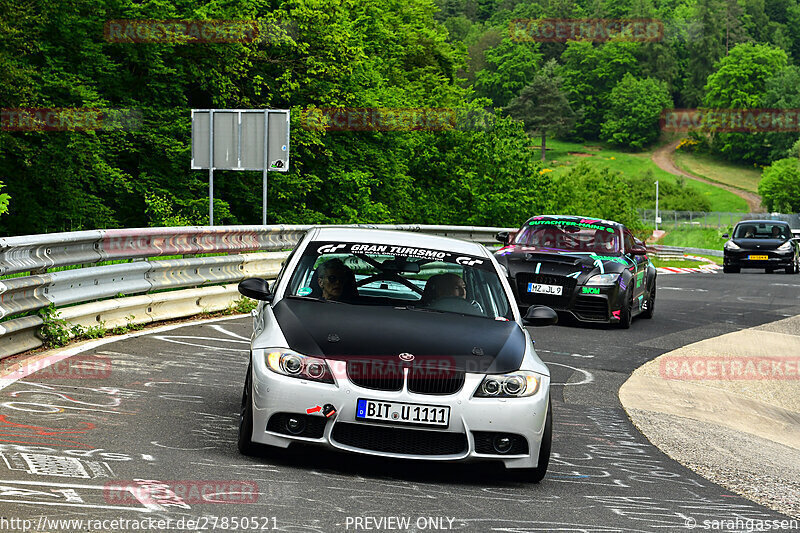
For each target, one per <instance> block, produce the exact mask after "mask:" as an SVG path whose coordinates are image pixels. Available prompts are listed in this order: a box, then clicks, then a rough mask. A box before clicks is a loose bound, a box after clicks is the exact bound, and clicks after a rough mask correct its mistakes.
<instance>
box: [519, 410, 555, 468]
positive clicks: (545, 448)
mask: <svg viewBox="0 0 800 533" xmlns="http://www.w3.org/2000/svg"><path fill="white" fill-rule="evenodd" d="M552 447H553V405H552V402H551V401H550V399H549V398H548V399H547V416H546V417H545V421H544V434H543V435H542V445H541V446H540V447H539V464H538V465H536V468H521V469H518V470H517V469H515V470H512V471H511V472H512V473H513V476H514V477H515V479H516V480H517V481H524V482H525V483H539V482H541V481H542V480H543V479H544V476H545V474H547V466H548V465H549V464H550V450H551V448H552Z"/></svg>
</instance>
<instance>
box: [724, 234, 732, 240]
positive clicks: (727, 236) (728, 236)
mask: <svg viewBox="0 0 800 533" xmlns="http://www.w3.org/2000/svg"><path fill="white" fill-rule="evenodd" d="M722 238H723V239H730V238H731V237H730V235H728V234H727V233H723V234H722Z"/></svg>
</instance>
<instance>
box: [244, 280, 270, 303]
mask: <svg viewBox="0 0 800 533" xmlns="http://www.w3.org/2000/svg"><path fill="white" fill-rule="evenodd" d="M239 292H240V293H241V294H242V296H247V297H248V298H252V299H254V300H261V301H262V302H271V301H272V293H271V292H270V290H269V283H267V280H265V279H263V278H247V279H244V280H242V281H240V282H239Z"/></svg>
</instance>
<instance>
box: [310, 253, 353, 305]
mask: <svg viewBox="0 0 800 533" xmlns="http://www.w3.org/2000/svg"><path fill="white" fill-rule="evenodd" d="M317 284H318V285H319V288H320V289H322V297H323V298H324V299H326V300H335V301H340V302H341V301H349V300H353V299H354V298H355V297H356V296H357V294H358V293H357V291H356V277H355V275H354V274H353V271H352V270H350V268H348V266H347V265H345V264H344V263H343V262H342V260H341V259H331V260H329V261H325V262H324V263H322V264H321V265H320V266H319V277H318V278H317Z"/></svg>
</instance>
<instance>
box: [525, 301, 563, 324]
mask: <svg viewBox="0 0 800 533" xmlns="http://www.w3.org/2000/svg"><path fill="white" fill-rule="evenodd" d="M522 323H523V324H524V325H526V326H532V327H541V326H552V325H553V324H558V313H556V312H555V311H553V310H552V309H551V308H550V307H547V306H546V305H532V306H530V307H529V308H528V312H527V313H525V316H524V317H523V318H522Z"/></svg>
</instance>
